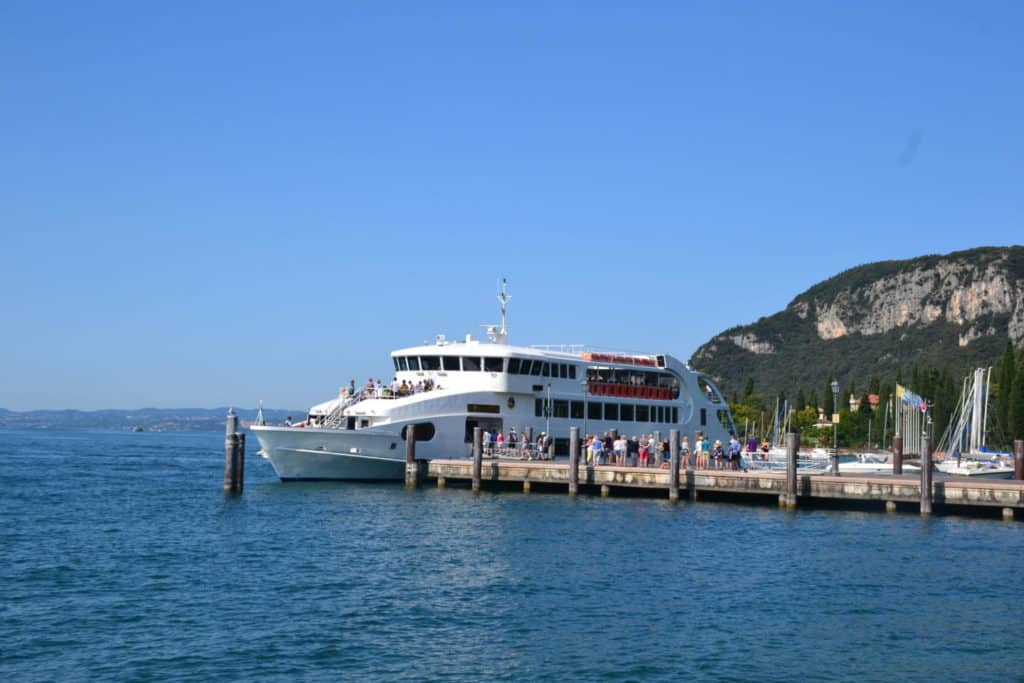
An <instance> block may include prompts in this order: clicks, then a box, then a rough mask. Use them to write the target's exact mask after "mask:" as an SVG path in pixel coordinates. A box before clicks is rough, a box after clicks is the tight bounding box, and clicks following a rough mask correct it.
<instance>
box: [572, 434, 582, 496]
mask: <svg viewBox="0 0 1024 683" xmlns="http://www.w3.org/2000/svg"><path fill="white" fill-rule="evenodd" d="M579 492H580V428H579V427H569V495H570V496H575V495H576V494H577V493H579Z"/></svg>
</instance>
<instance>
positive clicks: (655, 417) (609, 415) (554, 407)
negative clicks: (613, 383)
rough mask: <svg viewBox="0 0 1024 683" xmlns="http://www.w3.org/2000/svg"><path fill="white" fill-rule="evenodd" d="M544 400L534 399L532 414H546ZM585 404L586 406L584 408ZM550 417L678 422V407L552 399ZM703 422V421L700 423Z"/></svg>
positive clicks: (537, 415) (540, 415) (544, 415)
mask: <svg viewBox="0 0 1024 683" xmlns="http://www.w3.org/2000/svg"><path fill="white" fill-rule="evenodd" d="M547 403H548V401H547V399H543V398H538V399H535V400H534V405H533V414H534V417H547V412H546V408H547V406H546V404H547ZM584 406H586V407H584ZM550 410H551V417H554V418H560V417H561V418H569V419H573V420H582V419H583V414H584V412H586V415H587V419H588V420H615V421H617V422H663V423H669V422H671V423H675V422H679V407H678V406H666V405H648V404H646V403H605V402H602V401H587V402H586V403H584V402H583V401H567V400H561V399H557V400H554V401H551V408H550ZM702 424H703V423H702Z"/></svg>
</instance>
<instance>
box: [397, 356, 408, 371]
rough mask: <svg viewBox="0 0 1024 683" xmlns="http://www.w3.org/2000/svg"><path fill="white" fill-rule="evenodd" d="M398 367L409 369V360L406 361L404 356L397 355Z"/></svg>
mask: <svg viewBox="0 0 1024 683" xmlns="http://www.w3.org/2000/svg"><path fill="white" fill-rule="evenodd" d="M398 369H399V370H408V369H409V361H407V360H406V359H405V356H398Z"/></svg>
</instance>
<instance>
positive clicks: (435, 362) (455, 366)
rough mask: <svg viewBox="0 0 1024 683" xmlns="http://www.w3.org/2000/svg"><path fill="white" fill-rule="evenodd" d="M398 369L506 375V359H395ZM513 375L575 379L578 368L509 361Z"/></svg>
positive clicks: (568, 365)
mask: <svg viewBox="0 0 1024 683" xmlns="http://www.w3.org/2000/svg"><path fill="white" fill-rule="evenodd" d="M392 360H393V361H394V362H395V370H399V371H402V370H404V371H413V372H419V371H421V370H444V371H453V372H459V371H461V372H480V371H481V370H482V371H484V372H505V359H504V358H489V357H484V358H480V357H479V356H395V357H394V358H392ZM508 373H509V374H510V375H531V376H533V377H561V378H564V379H576V366H575V365H572V364H571V363H551V362H549V361H541V360H533V359H531V358H509V359H508Z"/></svg>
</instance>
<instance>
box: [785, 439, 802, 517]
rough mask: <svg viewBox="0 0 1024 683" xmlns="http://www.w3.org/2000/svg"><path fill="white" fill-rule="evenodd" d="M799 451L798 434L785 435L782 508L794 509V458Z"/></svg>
mask: <svg viewBox="0 0 1024 683" xmlns="http://www.w3.org/2000/svg"><path fill="white" fill-rule="evenodd" d="M799 451H800V432H798V431H790V432H787V433H786V493H785V494H783V496H782V500H781V501H780V502H781V503H782V505H783V507H786V508H789V509H791V510H792V509H794V508H795V507H796V458H797V453H798V452H799Z"/></svg>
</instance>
